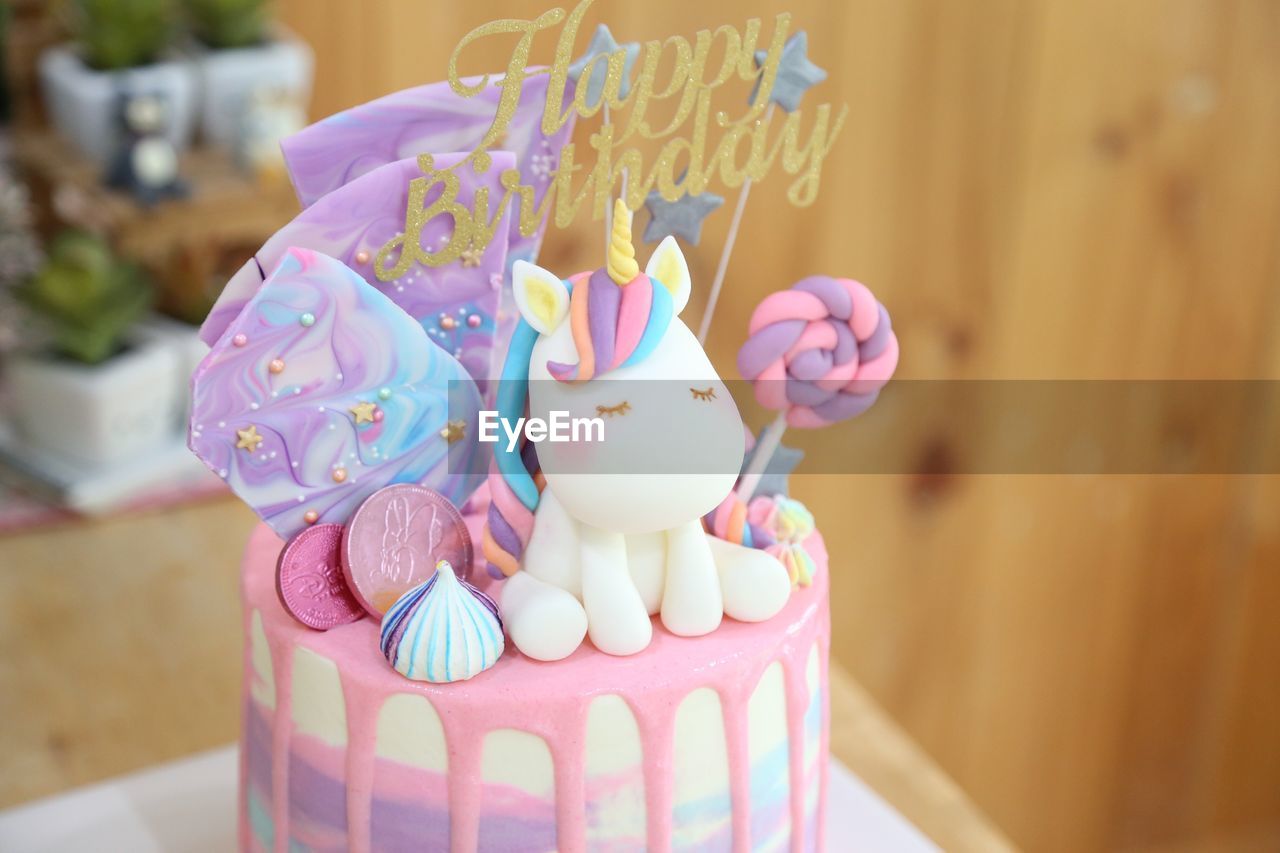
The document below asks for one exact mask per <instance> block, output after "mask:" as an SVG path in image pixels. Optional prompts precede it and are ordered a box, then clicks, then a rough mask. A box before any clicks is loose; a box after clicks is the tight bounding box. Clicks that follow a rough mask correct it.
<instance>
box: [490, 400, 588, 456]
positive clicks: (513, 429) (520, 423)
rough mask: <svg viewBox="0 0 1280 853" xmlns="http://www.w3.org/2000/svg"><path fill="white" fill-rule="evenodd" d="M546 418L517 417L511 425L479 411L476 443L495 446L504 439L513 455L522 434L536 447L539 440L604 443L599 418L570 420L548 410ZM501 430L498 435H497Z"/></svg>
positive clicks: (501, 418)
mask: <svg viewBox="0 0 1280 853" xmlns="http://www.w3.org/2000/svg"><path fill="white" fill-rule="evenodd" d="M549 414H550V415H551V417H550V418H548V419H543V418H517V419H516V422H515V425H514V426H513V425H512V423H511V421H510V420H509V419H507V418H503V417H499V415H498V413H497V412H495V411H493V410H491V409H481V410H480V431H479V440H480V442H481V443H484V444H496V443H497V442H498V441H500V440H501V439H502V437H503V436H505V437H506V441H507V452H508V453H510V452H513V451H514V450H515V449H516V445H517V444H518V443H519V441H520V436H521V435H523V436H524V437H525V439H527V440H528V441H532V442H533V443H535V444H537V443H539V442H542V441H552V442H563V441H574V442H577V441H604V419H603V418H573V417H570V416H569V413H568V412H561V411H555V410H553V411H551V412H550V413H549ZM499 428H501V433H502V434H501V435H499Z"/></svg>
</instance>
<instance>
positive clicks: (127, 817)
mask: <svg viewBox="0 0 1280 853" xmlns="http://www.w3.org/2000/svg"><path fill="white" fill-rule="evenodd" d="M237 769H238V768H237V761H236V748H235V747H234V746H227V747H223V748H221V749H216V750H213V751H211V752H205V753H201V754H199V755H195V756H192V757H190V758H185V759H182V760H179V761H174V762H172V763H170V764H162V765H159V766H157V767H152V768H149V769H146V770H142V771H139V772H137V773H133V774H130V775H128V776H120V777H118V778H115V779H109V780H107V781H105V782H100V783H98V784H96V785H90V786H87V787H84V788H78V789H76V790H73V791H68V792H67V793H64V794H58V795H56V796H53V797H49V798H47V799H43V800H36V801H35V802H31V803H26V804H24V805H20V806H16V807H14V808H11V809H8V810H7V811H3V812H0V850H2V851H5V853H54V851H57V853H63V851H68V853H69V851H75V853H81V851H88V850H120V851H125V850H127V851H130V853H152V851H182V853H206V851H218V853H225V851H232V850H235V847H236V774H237ZM827 846H828V847H829V848H830V849H831V850H833V851H836V850H838V851H842V853H843V851H861V850H867V851H875V853H918V852H919V853H923V851H936V850H937V849H938V848H937V847H936V846H935V845H934V844H933V843H932V842H930V841H929V840H928V839H927V838H925V837H924V836H923V835H922V834H921V833H920V831H919V830H917V829H916V828H915V827H913V826H912V825H911V824H909V823H908V822H907V821H906V819H905V818H903V817H902V816H901V815H900V814H898V813H897V812H896V811H894V810H893V808H892V807H891V806H890V805H889V804H888V803H886V802H885V801H884V800H882V799H881V798H880V797H879V796H878V795H877V794H876V793H875V792H874V791H872V790H871V789H870V788H868V787H867V786H866V785H865V784H864V783H863V782H862V781H861V780H859V779H858V778H857V777H856V776H854V775H853V774H852V773H850V772H849V771H848V770H847V769H845V767H844V766H843V765H842V764H840V762H838V761H835V760H832V762H831V791H830V796H829V799H828V802H827Z"/></svg>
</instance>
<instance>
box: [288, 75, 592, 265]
mask: <svg viewBox="0 0 1280 853" xmlns="http://www.w3.org/2000/svg"><path fill="white" fill-rule="evenodd" d="M538 70H539V69H534V68H531V69H529V73H530V74H532V75H533V76H531V77H528V78H526V79H525V80H524V81H523V83H522V85H521V88H520V100H519V102H518V103H517V104H516V108H515V112H514V113H513V115H512V117H511V122H510V124H509V125H508V126H507V128H506V135H505V136H504V137H502V138H501V139H499V141H498V144H496V145H493V146H492V147H491V149H490V153H492V154H496V153H497V151H498V150H499V149H501V150H503V151H510V152H512V153H513V154H514V155H515V158H516V167H517V168H519V170H520V175H521V183H523V184H524V185H525V186H529V187H533V189H534V198H535V199H536V201H537V203H539V204H541V203H542V197H543V195H544V194H545V193H546V191H547V188H548V187H549V186H550V185H551V176H552V174H553V173H554V172H555V169H556V166H557V164H558V162H559V159H560V149H561V148H563V147H564V145H565V143H567V142H568V141H569V138H570V137H571V136H572V135H573V126H574V123H575V119H576V114H573V113H570V117H569V119H568V121H566V122H565V124H564V126H563V127H561V128H560V129H559V130H558V131H556V132H555V133H554V134H552V135H550V136H547V135H544V134H543V132H542V114H543V111H544V109H545V106H546V100H547V87H548V84H549V83H550V77H549V75H547V74H545V73H542V74H540V73H538ZM482 79H483V78H481V77H467V78H464V79H463V80H462V83H463V84H464V85H466V86H476V85H478V84H479V83H480V82H481V81H482ZM501 79H502V77H501V75H495V76H494V77H492V78H491V79H490V80H489V84H488V85H487V86H485V87H484V88H483V89H482V90H481V91H480V93H479V94H477V95H475V96H474V97H470V98H464V97H462V96H461V95H459V94H457V93H456V92H454V91H453V89H452V88H450V86H449V84H448V82H443V81H442V82H439V83H428V84H427V85H425V86H415V87H414V88H412V89H405V90H404V91H401V92H396V93H394V94H391V95H386V96H385V97H382V98H378V99H377V100H375V101H370V102H369V103H367V104H361V105H360V106H358V107H352V108H351V109H349V110H345V111H343V112H340V113H336V114H334V115H331V116H329V117H328V118H326V119H323V120H321V121H318V122H316V123H315V124H313V125H311V126H310V127H307V128H305V129H303V130H301V131H299V132H298V133H295V134H294V135H293V136H290V137H289V138H287V139H285V140H284V141H283V142H282V143H281V147H282V148H283V149H284V159H285V164H286V166H287V167H288V169H289V177H290V178H291V179H292V180H293V188H294V190H295V191H296V192H297V193H298V200H299V201H301V202H302V204H303V206H304V207H306V206H309V205H312V204H315V203H316V202H317V201H318V200H319V199H320V198H321V197H322V196H324V195H326V194H328V193H331V192H333V191H334V190H336V189H337V188H338V187H340V186H343V185H344V184H346V183H348V182H350V181H351V180H353V179H355V178H358V177H360V176H361V175H363V174H365V173H367V172H371V171H373V170H374V169H376V168H378V167H379V166H382V165H385V164H387V163H394V162H396V161H397V160H402V159H404V158H406V157H408V158H413V157H417V156H418V155H419V154H435V153H443V152H445V151H473V150H475V149H476V148H477V147H478V146H479V145H480V141H481V140H482V139H483V138H484V136H485V134H486V133H487V132H488V130H489V127H490V126H491V125H492V124H493V122H494V119H495V117H496V116H497V112H498V99H499V98H500V96H501V94H502V90H501V89H500V88H499V86H498V84H499V82H500V81H501ZM572 100H573V83H572V82H567V83H566V86H565V91H564V98H563V101H562V103H561V105H560V109H559V111H558V112H559V113H563V112H564V104H568V103H569V102H571V101H572ZM504 168H510V166H507V167H504ZM465 170H467V171H469V170H470V167H469V166H468V167H466V169H465ZM489 171H491V172H496V171H500V168H499V167H498V165H497V164H496V163H495V164H494V165H492V166H490V167H489ZM495 197H500V196H495ZM545 227H546V223H545V222H544V223H542V225H541V226H540V227H539V228H538V230H537V231H536V232H535V233H533V234H531V235H529V236H528V237H525V236H522V235H521V234H520V231H519V223H518V222H517V221H516V219H515V218H513V219H512V220H511V223H510V233H511V241H510V253H511V258H512V261H514V260H516V259H522V260H526V261H532V260H533V259H534V258H535V257H536V256H537V253H538V246H539V244H541V242H542V234H543V230H544V229H545Z"/></svg>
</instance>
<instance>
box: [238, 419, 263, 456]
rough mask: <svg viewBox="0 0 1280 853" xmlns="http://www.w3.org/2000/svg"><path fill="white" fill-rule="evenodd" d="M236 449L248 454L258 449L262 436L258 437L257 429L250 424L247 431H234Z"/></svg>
mask: <svg viewBox="0 0 1280 853" xmlns="http://www.w3.org/2000/svg"><path fill="white" fill-rule="evenodd" d="M236 437H237V439H238V440H237V441H236V449H238V450H247V451H249V452H250V453H252V452H253V451H255V450H257V449H258V445H259V444H262V436H260V435H258V428H257V427H256V426H254V425H252V424H250V425H249V428H248V429H238V430H236Z"/></svg>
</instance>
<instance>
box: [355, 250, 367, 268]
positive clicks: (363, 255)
mask: <svg viewBox="0 0 1280 853" xmlns="http://www.w3.org/2000/svg"><path fill="white" fill-rule="evenodd" d="M356 263H357V264H367V263H369V253H368V252H366V251H365V250H364V249H361V250H360V251H358V252H356Z"/></svg>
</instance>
